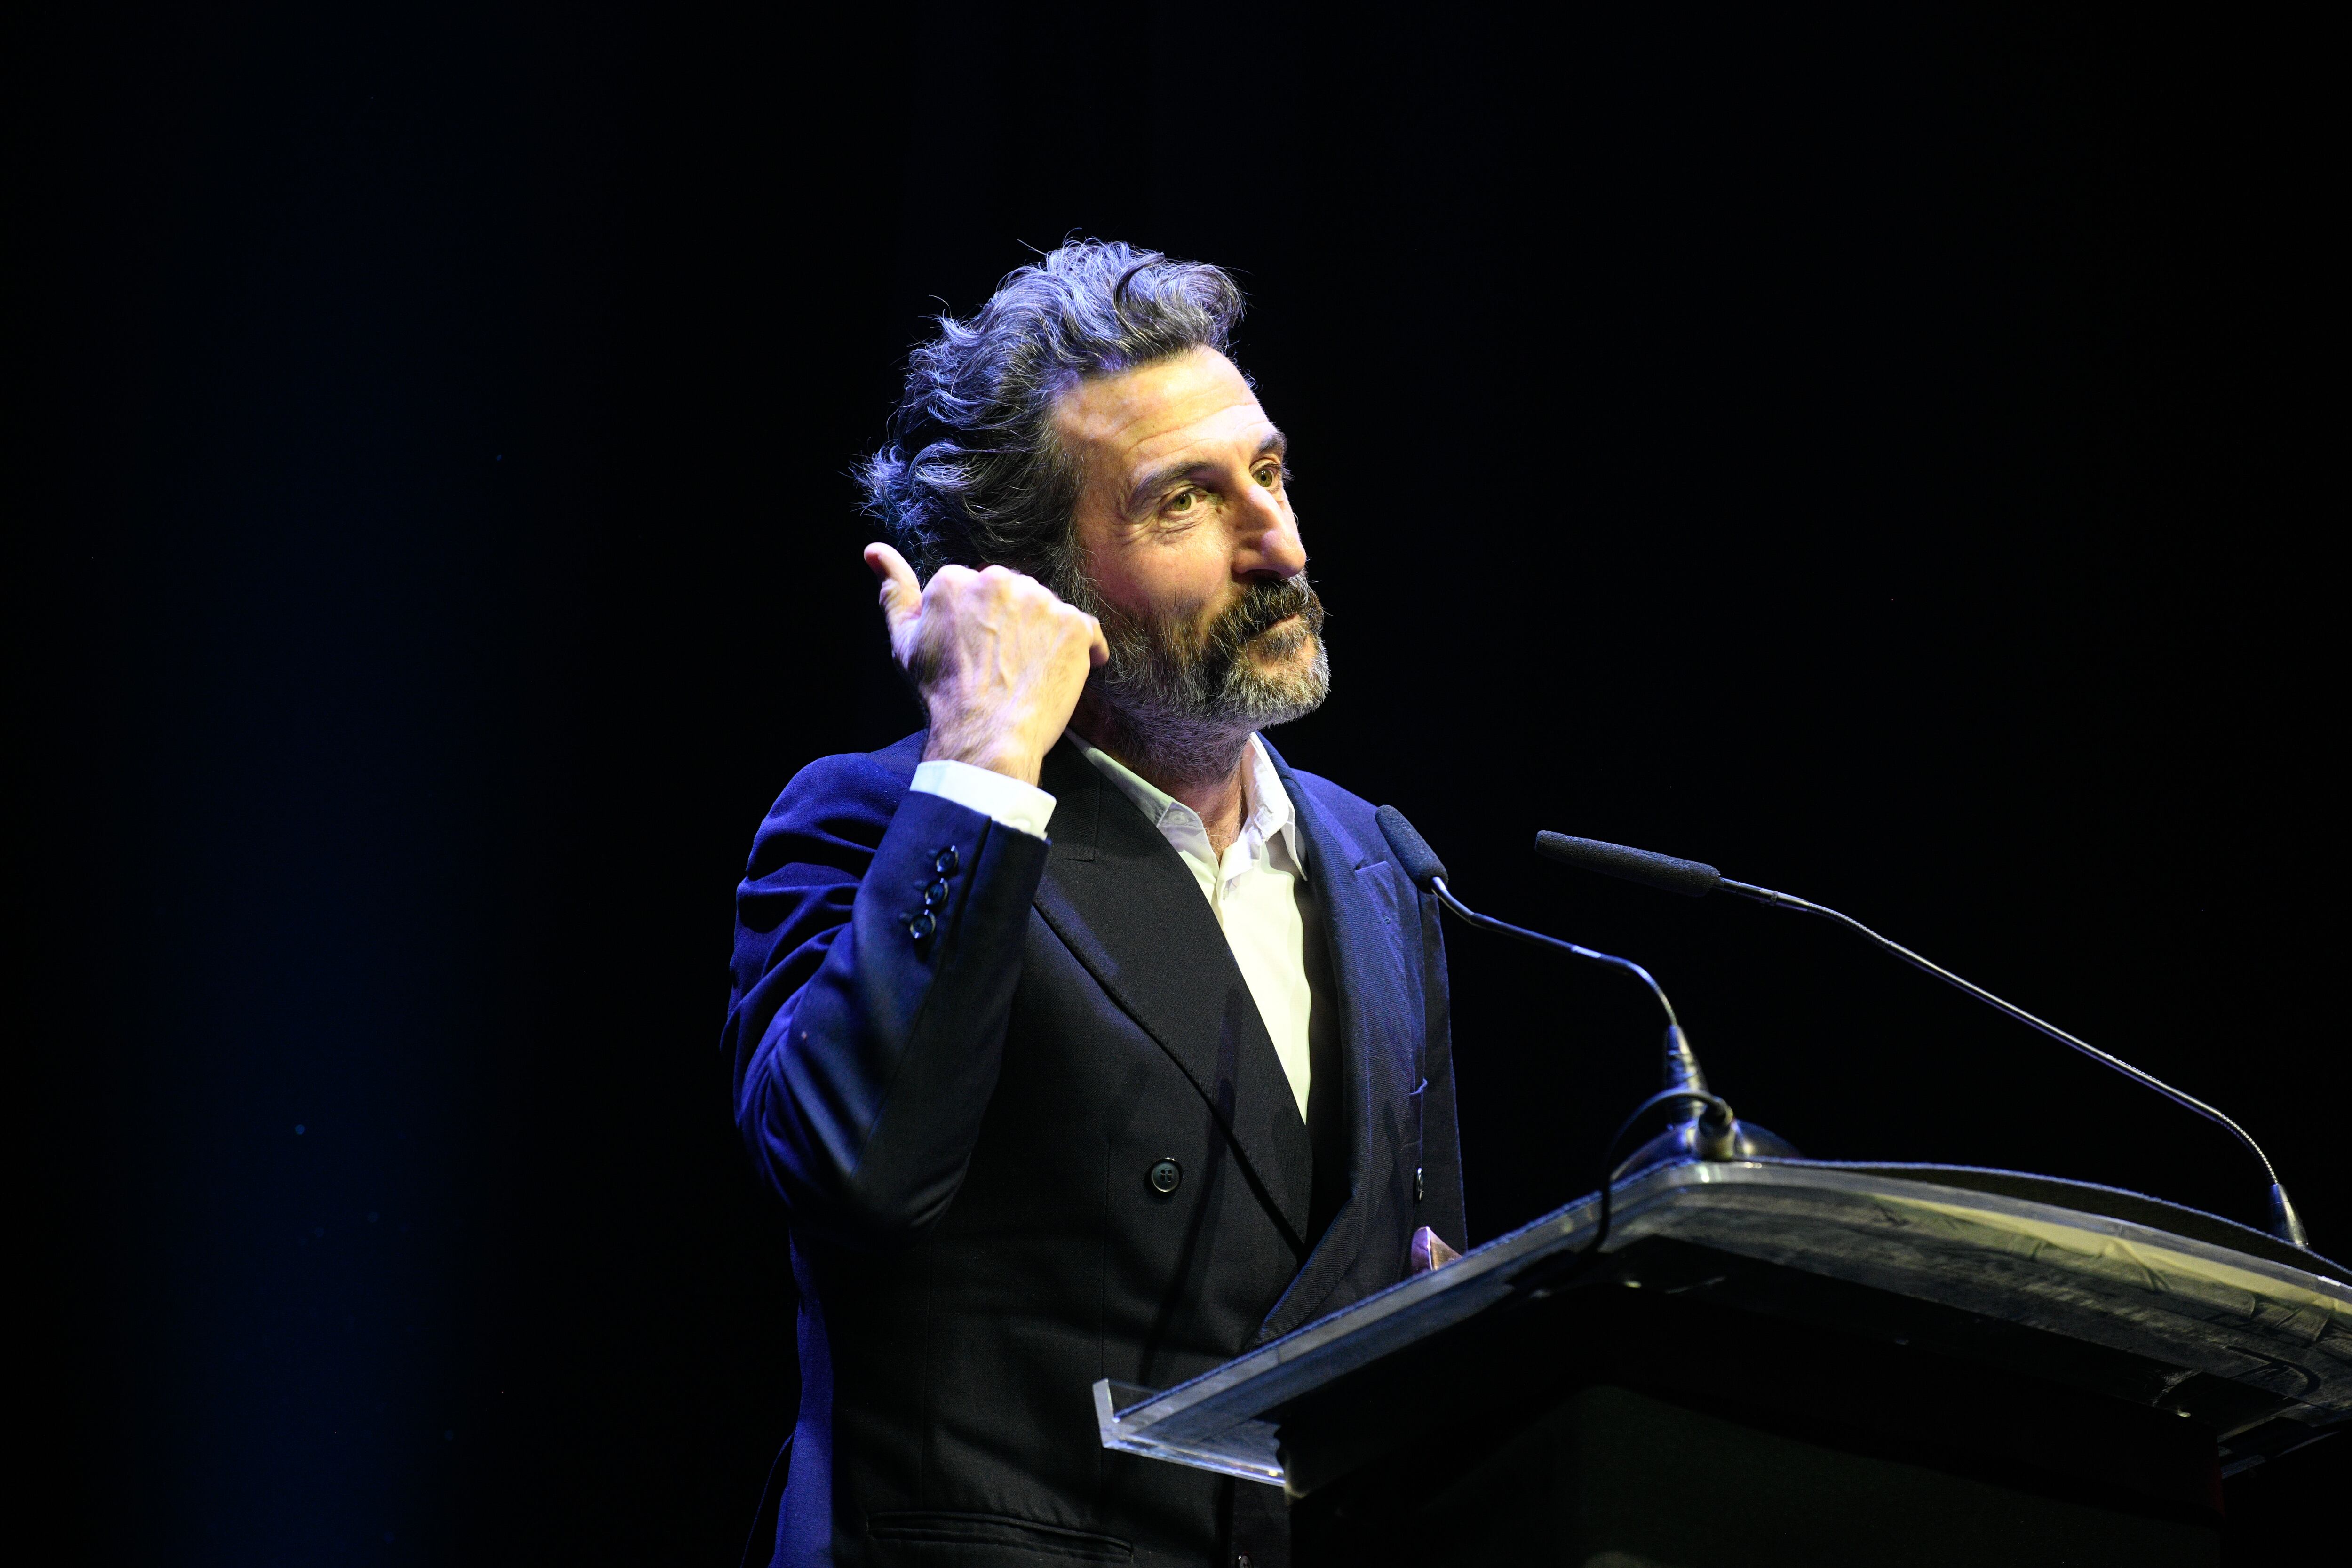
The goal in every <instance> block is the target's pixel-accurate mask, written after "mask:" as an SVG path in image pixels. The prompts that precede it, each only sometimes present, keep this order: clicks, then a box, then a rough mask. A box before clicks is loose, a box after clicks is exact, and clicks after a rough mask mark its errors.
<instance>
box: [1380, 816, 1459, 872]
mask: <svg viewBox="0 0 2352 1568" xmlns="http://www.w3.org/2000/svg"><path fill="white" fill-rule="evenodd" d="M1372 820H1374V821H1375V822H1378V823H1379V824H1380V825H1381V837H1384V838H1386V839H1387V840H1388V841H1389V848H1390V849H1391V851H1393V852H1394V853H1395V855H1396V858H1397V864H1398V865H1400V866H1402V867H1403V868H1404V874H1405V875H1406V876H1408V877H1410V878H1412V885H1413V886H1414V887H1416V888H1426V887H1428V886H1429V884H1430V883H1431V882H1432V881H1433V879H1437V878H1439V877H1443V876H1444V875H1445V862H1444V861H1443V860H1440V859H1439V858H1437V851H1436V850H1434V849H1432V848H1431V847H1429V841H1428V840H1427V839H1425V838H1423V837H1422V836H1421V835H1420V834H1418V833H1415V832H1414V831H1413V830H1412V823H1410V822H1407V821H1406V820H1405V819H1404V813H1403V812H1402V811H1399V810H1398V809H1397V808H1396V807H1395V806H1392V805H1384V806H1382V807H1381V809H1380V810H1379V811H1377V812H1375V813H1373V815H1372Z"/></svg>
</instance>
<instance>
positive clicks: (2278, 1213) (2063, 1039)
mask: <svg viewBox="0 0 2352 1568" xmlns="http://www.w3.org/2000/svg"><path fill="white" fill-rule="evenodd" d="M1536 853H1537V854H1538V855H1542V856H1544V857H1546V858H1549V859H1553V860H1558V861H1559V862H1561V863H1562V864H1564V865H1569V866H1575V867H1579V868H1582V869H1584V870H1587V871H1599V872H1601V874H1603V875H1604V876H1610V877H1619V878H1622V879H1624V880H1626V881H1629V882H1639V883H1641V884H1643V886H1645V887H1651V888H1657V889H1663V890H1664V891H1666V892H1669V893H1682V894H1685V895H1686V896H1688V897H1691V898H1698V897H1702V896H1704V895H1705V894H1707V893H1710V892H1712V891H1714V890H1715V889H1717V888H1721V889H1724V890H1725V891H1726V892H1730V893H1737V894H1738V895H1739V896H1740V897H1741V898H1743V899H1753V900H1756V901H1757V902H1758V903H1759V904H1769V905H1771V906H1772V907H1773V908H1775V909H1781V910H1797V911H1799V912H1800V913H1802V914H1809V915H1819V916H1821V917H1822V919H1823V920H1827V921H1836V922H1837V923H1838V924H1839V925H1842V926H1843V927H1845V928H1846V929H1847V930H1848V931H1853V932H1856V933H1857V934H1859V935H1861V936H1863V937H1865V938H1867V939H1868V940H1869V941H1871V942H1874V943H1875V944H1876V945H1877V946H1879V947H1881V948H1883V949H1885V951H1886V952H1891V953H1893V954H1894V955H1895V957H1897V958H1899V959H1901V960H1902V961H1903V962H1904V963H1907V964H1909V965H1910V966H1911V967H1912V968H1914V969H1916V970H1919V971H1921V972H1922V973H1927V974H1932V975H1934V976H1935V977H1936V978H1937V979H1938V980H1941V981H1943V982H1944V983H1945V984H1948V985H1952V986H1956V987H1958V989H1960V990H1962V991H1965V992H1967V993H1968V994H1969V995H1971V996H1973V997H1975V998H1976V999H1977V1000H1978V1001H1979V1002H1982V1003H1984V1004H1985V1005H1988V1006H1990V1007H1993V1008H1996V1009H1998V1010H2000V1012H2002V1013H2005V1014H2007V1015H2008V1016H2011V1017H2012V1018H2014V1019H2016V1020H2017V1021H2018V1022H2019V1023H2021V1024H2023V1025H2025V1026H2028V1027H2029V1028H2033V1029H2039V1030H2040V1031H2041V1032H2042V1033H2043V1034H2045V1035H2047V1036H2049V1037H2051V1038H2052V1039H2053V1040H2056V1041H2057V1042H2058V1043H2059V1044H2061V1045H2063V1046H2071V1047H2074V1049H2075V1050H2078V1051H2080V1052H2082V1053H2083V1054H2084V1056H2086V1057H2089V1058H2091V1059H2092V1060H2093V1061H2095V1062H2099V1063H2101V1064H2103V1065H2105V1066H2106V1067H2109V1068H2114V1069H2115V1070H2116V1072H2119V1073H2121V1074H2123V1075H2124V1077H2126V1078H2127V1079H2131V1080H2132V1081H2133V1082H2134V1083H2137V1084H2139V1085H2140V1086H2141V1087H2143V1088H2146V1089H2154V1090H2155V1091H2156V1092H2157V1093H2158V1094H2160V1095H2162V1096H2164V1097H2165V1098H2166V1099H2167V1100H2171V1101H2172V1102H2173V1103H2174V1104H2175V1105H2178V1106H2179V1107H2181V1108H2182V1109H2183V1110H2193V1111H2195V1112H2196V1113H2197V1114H2198V1115H2200V1116H2201V1117H2203V1118H2204V1119H2205V1120H2206V1121H2210V1122H2212V1123H2213V1124H2214V1125H2215V1126H2217V1127H2220V1128H2221V1129H2222V1130H2223V1131H2227V1132H2228V1133H2229V1134H2230V1135H2231V1137H2233V1138H2235V1139H2236V1140H2237V1141H2238V1142H2241V1143H2242V1144H2244V1145H2245V1146H2246V1150H2247V1152H2250V1153H2251V1154H2252V1155H2253V1157H2254V1158H2255V1159H2256V1160H2257V1161H2259V1162H2260V1163H2261V1164H2262V1167H2263V1175H2264V1176H2265V1177H2266V1178H2268V1180H2269V1182H2270V1188H2271V1193H2270V1223H2269V1226H2268V1229H2269V1230H2270V1233H2271V1234H2272V1235H2273V1236H2275V1237H2278V1238H2279V1239H2280V1240H2282V1241H2285V1242H2289V1243H2292V1244H2293V1245H2294V1246H2296V1247H2302V1248H2303V1249H2304V1250H2305V1251H2306V1252H2307V1251H2309V1250H2310V1249H2311V1240H2310V1237H2308V1235H2306V1234H2305V1230H2304V1228H2303V1220H2302V1217H2301V1216H2300V1215H2297V1214H2296V1213H2295V1212H2294V1204H2293V1203H2292V1202H2291V1201H2289V1199H2288V1197H2287V1195H2286V1188H2285V1187H2284V1186H2283V1185H2282V1184H2280V1182H2279V1179H2278V1172H2277V1170H2276V1169H2275V1168H2274V1167H2273V1165H2272V1164H2271V1160H2270V1156H2269V1155H2267V1154H2265V1153H2263V1149H2262V1145H2261V1144H2259V1143H2257V1142H2254V1140H2253V1138H2252V1135H2251V1134H2250V1133H2248V1132H2247V1131H2246V1130H2245V1129H2244V1128H2242V1127H2241V1126H2239V1125H2238V1124H2237V1123H2236V1122H2235V1121H2231V1119H2230V1118H2229V1117H2227V1116H2225V1115H2223V1114H2222V1113H2221V1111H2219V1110H2215V1109H2214V1108H2213V1107H2211V1106H2210V1105H2208V1104H2206V1103H2205V1102H2204V1101H2203V1100H2199V1099H2198V1098H2197V1097H2196V1096H2195V1095H2192V1094H2187V1093H2184V1092H2183V1091H2181V1090H2179V1089H2175V1088H2173V1087H2172V1086H2171V1085H2170V1084H2168V1083H2166V1082H2165V1081H2164V1080H2163V1079H2159V1078H2158V1077H2157V1076H2156V1075H2155V1074H2153V1073H2148V1072H2143V1071H2141V1070H2140V1069H2139V1068H2136V1067H2134V1066H2132V1065H2131V1063H2129V1062H2127V1061H2126V1060H2124V1059H2123V1058H2121V1057H2117V1056H2111V1055H2109V1054H2108V1053H2107V1052H2105V1051H2103V1050H2101V1049H2099V1047H2096V1046H2095V1045H2092V1044H2091V1043H2090V1042H2088V1041H2087V1040H2082V1039H2078V1038H2076V1037H2074V1036H2073V1035H2070V1034H2068V1033H2067V1032H2066V1031H2065V1030H2063V1029H2062V1028H2060V1027H2059V1026H2057V1025H2055V1024H2053V1023H2050V1022H2048V1021H2047V1020H2045V1019H2042V1018H2037V1017H2035V1016H2033V1015H2032V1014H2031V1013H2029V1012H2027V1011H2026V1010H2025V1009H2024V1008H2022V1007H2020V1006H2017V1005H2013V1004H2011V1003H2008V1002H2004V1001H2002V1000H2001V999H2000V997H1998V996H1996V995H1994V994H1992V993H1991V992H1990V991H1988V990H1986V989H1985V988H1984V987H1983V986H1981V985H1977V984H1971V983H1969V981H1966V980H1963V979H1961V978H1960V977H1959V976H1958V975H1957V974H1955V973H1952V972H1951V971H1950V970H1948V969H1946V968H1945V967H1943V966H1942V965H1941V964H1939V963H1933V962H1931V961H1930V960H1928V959H1926V958H1923V957H1921V956H1920V955H1919V954H1918V953H1916V952H1912V951H1911V950H1910V949H1909V948H1907V947H1905V946H1904V945H1903V944H1902V943H1901V942H1895V941H1893V940H1892V939H1890V938H1887V937H1884V936H1881V935H1879V934H1878V933H1877V932H1876V931H1873V930H1871V929H1870V928H1869V927H1868V926H1866V925H1864V924H1863V923H1862V922H1861V921H1858V920H1855V919H1854V918H1853V916H1851V915H1844V914H1840V913H1839V912H1838V911H1837V910H1833V909H1831V908H1829V907H1828V906H1826V905H1823V904H1816V903H1814V902H1812V901H1811V900H1807V899H1801V898H1798V897H1797V896H1796V895H1795V894H1793V893H1781V892H1775V891H1774V890H1773V889H1770V888H1759V887H1757V886H1755V885H1754V884H1753V883H1749V882H1735V881H1733V880H1732V879H1730V878H1728V877H1727V876H1725V875H1723V873H1721V872H1720V871H1717V869H1716V868H1714V867H1712V866H1709V865H1706V864H1704V863H1702V862H1700V861H1697V860H1680V859H1676V858H1675V857H1674V856H1671V855H1654V854H1652V853H1650V852H1649V851H1648V850H1646V849H1629V848H1627V847H1625V846H1623V845H1622V844H1603V843H1601V841H1600V840H1598V839H1594V838H1571V837H1569V836H1568V835H1567V834H1565V833H1538V834H1537V835H1536Z"/></svg>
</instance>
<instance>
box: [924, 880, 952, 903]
mask: <svg viewBox="0 0 2352 1568" xmlns="http://www.w3.org/2000/svg"><path fill="white" fill-rule="evenodd" d="M947 901H948V885H947V884H946V883H945V882H933V883H932V884H931V885H930V886H929V887H928V888H925V889H923V907H924V908H925V909H927V910H935V909H938V908H939V907H940V905H941V904H944V903H946V902H947Z"/></svg>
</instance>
